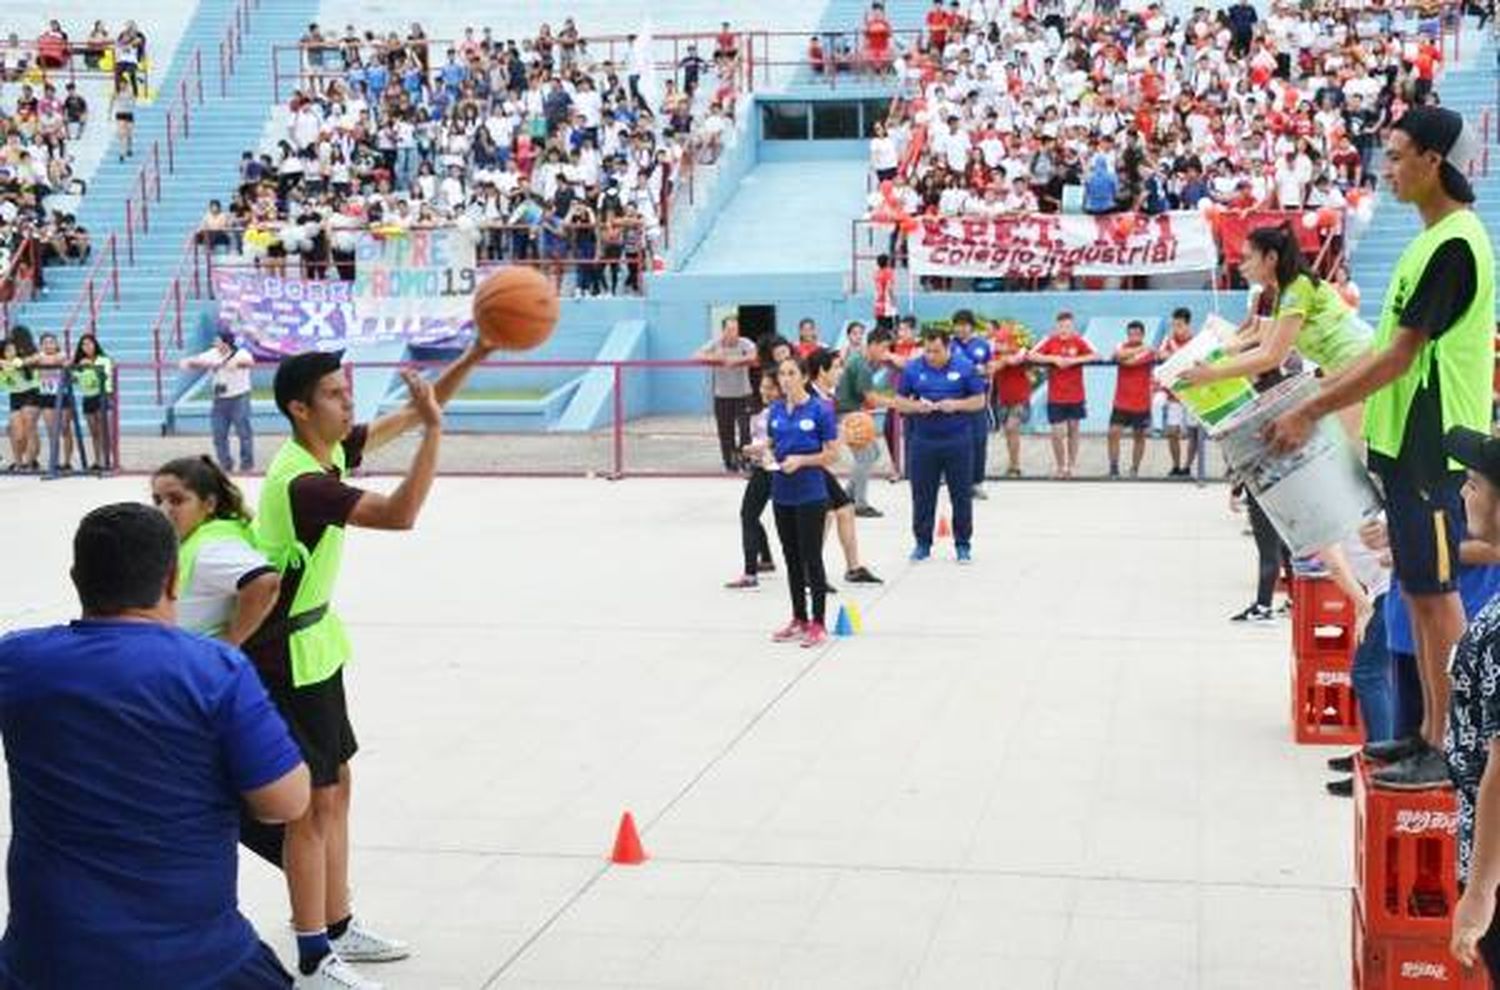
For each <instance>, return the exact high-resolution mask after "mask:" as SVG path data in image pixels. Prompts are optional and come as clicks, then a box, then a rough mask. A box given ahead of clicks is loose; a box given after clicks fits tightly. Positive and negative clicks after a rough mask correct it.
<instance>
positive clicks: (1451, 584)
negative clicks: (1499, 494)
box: [1376, 467, 1468, 595]
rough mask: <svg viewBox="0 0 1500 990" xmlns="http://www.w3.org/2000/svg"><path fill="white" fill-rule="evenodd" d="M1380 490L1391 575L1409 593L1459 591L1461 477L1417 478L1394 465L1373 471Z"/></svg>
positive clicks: (1462, 529)
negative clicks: (1393, 466)
mask: <svg viewBox="0 0 1500 990" xmlns="http://www.w3.org/2000/svg"><path fill="white" fill-rule="evenodd" d="M1376 473H1377V475H1378V477H1379V478H1380V483H1381V487H1382V488H1383V489H1384V493H1385V518H1386V527H1387V529H1388V530H1389V532H1390V540H1391V562H1392V573H1393V574H1394V576H1395V578H1396V580H1398V581H1399V582H1400V583H1401V588H1402V590H1403V591H1405V592H1406V593H1407V594H1408V595H1441V594H1447V593H1448V592H1451V591H1457V590H1458V545H1459V544H1460V543H1462V542H1463V539H1464V534H1465V533H1466V532H1467V529H1468V527H1467V524H1466V521H1465V516H1464V500H1463V495H1462V490H1463V484H1464V476H1463V474H1461V473H1451V474H1448V475H1446V476H1445V477H1443V478H1442V479H1440V480H1438V481H1435V482H1422V481H1420V480H1418V479H1416V478H1414V477H1412V476H1411V475H1410V474H1408V473H1407V472H1405V471H1402V470H1401V469H1400V468H1399V467H1397V468H1392V467H1382V468H1377V471H1376Z"/></svg>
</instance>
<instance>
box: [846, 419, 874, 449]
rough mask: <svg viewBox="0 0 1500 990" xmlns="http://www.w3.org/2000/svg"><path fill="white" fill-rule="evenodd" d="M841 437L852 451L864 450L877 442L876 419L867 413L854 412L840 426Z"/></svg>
mask: <svg viewBox="0 0 1500 990" xmlns="http://www.w3.org/2000/svg"><path fill="white" fill-rule="evenodd" d="M839 436H840V437H841V438H843V441H844V443H846V444H848V445H849V449H850V450H864V449H865V448H866V447H868V446H869V445H870V444H872V443H874V442H875V417H874V416H871V415H870V414H869V413H867V412H852V413H850V414H849V415H847V416H845V417H844V420H843V422H841V423H840V424H839Z"/></svg>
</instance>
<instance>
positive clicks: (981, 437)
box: [952, 309, 995, 499]
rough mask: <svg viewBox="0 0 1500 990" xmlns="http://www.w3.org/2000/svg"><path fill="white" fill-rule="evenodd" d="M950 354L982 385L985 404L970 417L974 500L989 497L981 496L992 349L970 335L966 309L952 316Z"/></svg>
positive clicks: (986, 451) (986, 454)
mask: <svg viewBox="0 0 1500 990" xmlns="http://www.w3.org/2000/svg"><path fill="white" fill-rule="evenodd" d="M952 323H953V345H952V346H953V353H954V354H962V355H963V356H964V357H966V358H968V359H969V363H970V364H972V365H973V366H974V373H975V374H976V375H978V376H979V380H980V381H982V382H984V384H985V393H984V394H985V405H983V406H981V407H980V408H979V411H978V412H977V413H975V414H974V425H973V430H972V432H973V441H972V442H973V445H974V489H973V493H974V497H975V498H979V499H983V498H989V496H988V495H986V494H985V493H984V471H985V468H986V467H987V466H988V465H987V463H986V462H987V458H988V457H989V446H990V443H989V441H990V413H989V409H988V408H987V407H988V405H989V383H990V371H991V369H990V361H991V360H992V359H993V358H994V354H995V351H994V348H993V347H991V346H990V342H989V341H988V340H986V339H985V338H983V337H981V336H979V335H978V334H976V333H975V332H974V329H975V328H974V314H973V313H972V312H970V311H969V310H967V309H961V310H959V311H958V312H956V313H954V314H953V320H952Z"/></svg>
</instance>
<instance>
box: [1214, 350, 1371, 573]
mask: <svg viewBox="0 0 1500 990" xmlns="http://www.w3.org/2000/svg"><path fill="white" fill-rule="evenodd" d="M1317 390H1318V383H1317V380H1316V379H1315V378H1314V377H1313V376H1312V375H1310V374H1308V375H1299V376H1297V377H1296V378H1291V379H1288V380H1287V381H1284V382H1282V383H1281V384H1280V385H1277V386H1276V387H1275V388H1272V389H1268V390H1267V391H1265V392H1262V393H1260V394H1259V395H1257V396H1256V397H1255V399H1254V401H1252V402H1251V403H1250V404H1249V405H1247V406H1245V407H1244V408H1242V409H1240V410H1239V411H1238V412H1236V413H1235V414H1234V415H1232V416H1231V417H1229V419H1227V420H1225V422H1224V424H1223V430H1222V432H1221V433H1220V435H1219V440H1220V442H1221V443H1222V444H1223V445H1224V455H1225V457H1227V458H1228V460H1229V468H1230V470H1231V471H1232V472H1233V473H1234V476H1235V478H1236V479H1237V480H1238V481H1240V482H1242V483H1243V484H1244V486H1245V490H1246V492H1248V493H1249V494H1250V495H1253V496H1254V497H1255V500H1256V501H1257V502H1259V503H1260V507H1261V509H1263V510H1264V511H1265V513H1266V517H1267V518H1268V519H1270V520H1271V522H1272V524H1273V525H1275V527H1276V531H1277V532H1278V533H1280V534H1281V538H1282V539H1283V540H1284V541H1286V545H1287V546H1288V547H1290V548H1291V551H1292V553H1293V554H1296V555H1298V556H1302V555H1306V554H1311V553H1313V552H1315V551H1317V550H1319V549H1321V548H1323V547H1326V546H1328V545H1329V544H1333V543H1337V542H1339V541H1340V540H1343V539H1344V538H1346V537H1348V536H1349V535H1350V534H1351V533H1353V532H1354V531H1355V530H1357V529H1358V528H1359V526H1360V524H1361V523H1363V522H1364V521H1365V520H1366V519H1369V518H1371V517H1373V516H1375V515H1376V514H1377V513H1379V512H1380V496H1379V495H1378V494H1377V493H1376V491H1375V486H1374V485H1372V484H1371V483H1370V476H1369V474H1368V473H1367V472H1366V471H1365V468H1364V465H1362V464H1360V462H1359V458H1357V457H1356V456H1355V454H1354V450H1353V448H1352V447H1351V446H1350V445H1349V438H1348V436H1347V435H1346V434H1345V433H1344V429H1343V427H1342V426H1340V425H1339V421H1338V418H1337V417H1335V416H1325V417H1324V418H1323V419H1322V420H1321V421H1320V422H1319V423H1318V425H1317V428H1316V429H1315V430H1314V431H1313V434H1312V436H1311V437H1310V438H1309V439H1308V441H1307V443H1306V444H1304V445H1303V446H1302V447H1300V448H1298V449H1297V450H1294V451H1292V452H1291V453H1289V454H1276V453H1272V452H1271V450H1270V448H1269V447H1268V446H1267V445H1266V441H1265V439H1264V438H1263V436H1262V434H1263V432H1264V431H1265V429H1266V427H1267V426H1268V425H1269V424H1270V423H1271V422H1272V421H1273V420H1275V419H1276V418H1277V417H1279V416H1281V415H1282V414H1283V413H1287V412H1290V411H1291V410H1292V409H1294V408H1296V407H1297V406H1299V405H1301V404H1302V403H1303V402H1305V401H1306V400H1307V399H1309V398H1311V397H1312V395H1313V394H1314V393H1316V392H1317Z"/></svg>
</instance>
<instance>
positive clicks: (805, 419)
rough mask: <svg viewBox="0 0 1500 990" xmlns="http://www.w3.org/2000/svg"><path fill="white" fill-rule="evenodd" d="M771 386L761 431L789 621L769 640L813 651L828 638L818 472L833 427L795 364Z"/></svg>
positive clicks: (827, 457) (822, 490) (824, 494)
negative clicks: (767, 449)
mask: <svg viewBox="0 0 1500 990" xmlns="http://www.w3.org/2000/svg"><path fill="white" fill-rule="evenodd" d="M776 381H777V383H778V384H779V385H780V386H781V394H782V398H781V399H780V400H778V401H777V402H775V403H774V404H772V406H771V413H770V416H769V417H768V418H767V421H766V432H767V434H768V436H769V439H770V442H771V453H772V454H773V455H774V456H775V459H776V467H775V470H774V471H773V472H772V474H771V503H772V507H773V512H774V513H775V516H776V534H777V536H779V537H780V538H781V551H782V555H783V557H784V558H785V559H786V576H787V587H788V588H789V589H790V591H791V595H792V621H791V622H789V623H787V625H786V626H785V627H784V628H782V629H779V630H777V632H776V633H775V634H774V635H773V636H772V637H771V638H772V639H774V640H776V641H777V642H778V643H787V642H791V641H792V640H794V639H800V640H801V641H802V646H803V647H814V646H818V645H820V644H821V643H822V642H823V641H824V640H826V639H827V638H828V632H827V630H826V628H825V627H824V623H823V619H824V616H825V614H826V612H825V608H826V604H827V601H828V578H827V576H826V575H825V574H824V572H823V527H824V522H825V520H826V516H827V514H828V487H827V483H826V482H825V481H824V480H823V469H824V468H825V467H827V466H828V464H829V463H830V462H831V461H832V460H833V456H834V450H835V448H834V446H833V444H834V442H835V441H836V440H837V439H838V427H837V425H835V423H834V419H833V410H832V409H831V408H830V407H829V406H828V404H827V403H825V402H823V401H822V400H821V399H819V398H817V397H816V396H814V395H812V394H810V393H809V391H808V388H807V370H806V369H805V368H804V367H803V366H802V364H801V363H800V362H799V361H797V360H795V359H793V358H787V359H786V360H785V361H782V362H781V363H780V364H779V365H777V366H776ZM809 597H811V598H812V613H811V617H809V614H808V601H807V600H808V598H809Z"/></svg>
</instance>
